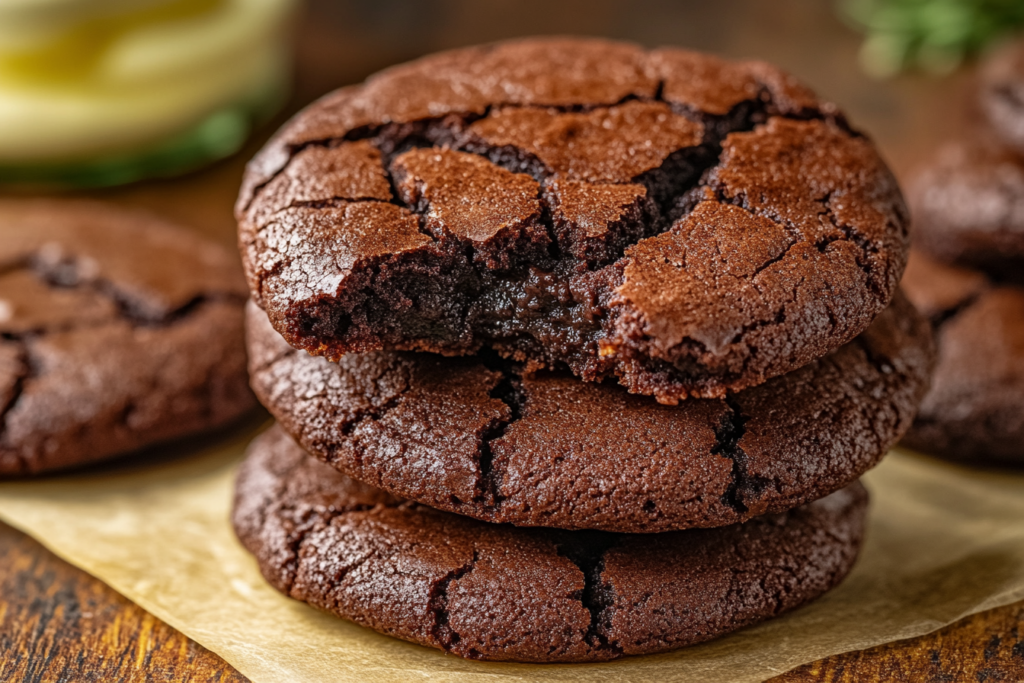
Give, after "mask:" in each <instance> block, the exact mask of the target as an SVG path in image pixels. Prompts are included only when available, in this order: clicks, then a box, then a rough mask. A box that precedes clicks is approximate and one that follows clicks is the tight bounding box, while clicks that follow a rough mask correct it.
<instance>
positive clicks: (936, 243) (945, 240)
mask: <svg viewBox="0 0 1024 683" xmlns="http://www.w3.org/2000/svg"><path fill="white" fill-rule="evenodd" d="M909 197H910V205H911V208H912V209H913V214H914V230H913V238H914V244H915V245H917V246H918V247H920V248H921V249H923V250H924V251H927V252H928V253H929V254H931V255H933V256H935V257H936V258H938V259H939V260H941V261H945V262H947V263H954V264H959V265H962V266H967V267H973V268H981V269H983V270H986V271H988V272H992V273H997V274H999V275H1000V276H1005V277H1009V278H1016V279H1019V280H1024V164H1022V162H1021V160H1020V159H1019V158H1018V157H1016V156H1014V155H1013V154H1011V153H1009V152H1007V151H1005V150H1004V149H1003V148H1001V147H999V146H997V145H995V144H994V143H993V142H992V141H990V140H988V139H986V138H975V139H971V140H965V141H958V142H953V143H949V144H947V145H946V146H944V147H943V148H941V149H940V150H939V152H938V153H937V154H936V156H935V158H934V160H932V162H931V163H930V164H929V165H928V166H926V167H925V168H923V169H922V170H921V172H920V173H918V175H917V176H916V177H915V178H914V180H913V182H912V183H911V185H910V192H909Z"/></svg>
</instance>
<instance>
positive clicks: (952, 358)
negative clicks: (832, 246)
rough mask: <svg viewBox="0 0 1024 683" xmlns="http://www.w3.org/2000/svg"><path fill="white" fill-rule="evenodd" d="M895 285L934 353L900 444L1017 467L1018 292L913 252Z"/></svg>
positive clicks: (1023, 424) (1022, 357)
mask: <svg viewBox="0 0 1024 683" xmlns="http://www.w3.org/2000/svg"><path fill="white" fill-rule="evenodd" d="M903 287H904V289H905V290H906V292H907V296H908V297H909V298H910V300H911V301H912V302H913V303H914V304H915V305H916V306H917V307H918V309H919V310H921V312H922V313H924V314H925V315H927V316H928V317H929V318H931V320H932V323H933V324H934V326H935V342H936V346H937V349H938V361H937V364H936V367H935V373H934V376H933V378H932V387H931V389H930V391H929V392H928V394H926V395H925V397H924V400H923V401H922V402H921V408H920V412H919V413H918V416H917V419H916V420H915V421H914V424H913V425H912V426H911V428H910V431H908V432H907V435H906V437H905V438H904V443H906V445H908V446H910V447H911V448H916V449H918V450H921V451H924V452H926V453H932V454H935V455H941V456H943V457H945V458H949V459H953V460H963V461H968V462H976V463H1016V464H1020V463H1024V411H1022V410H1021V406H1024V288H1022V287H1019V286H1012V285H1005V284H998V283H996V282H993V281H992V280H990V279H989V278H988V277H986V276H985V275H984V274H982V273H980V272H978V271H972V270H968V269H966V268H959V267H955V266H949V265H946V264H943V263H940V262H938V261H934V260H932V259H930V258H929V257H927V256H925V255H924V254H922V253H920V252H917V251H915V252H913V253H912V255H911V258H910V265H909V267H908V268H907V273H906V276H905V277H904V278H903Z"/></svg>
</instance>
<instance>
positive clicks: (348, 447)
mask: <svg viewBox="0 0 1024 683" xmlns="http://www.w3.org/2000/svg"><path fill="white" fill-rule="evenodd" d="M249 314H250V315H249V321H248V325H247V327H248V344H249V354H250V356H249V357H250V359H251V360H250V363H251V365H250V374H251V377H252V386H253V388H254V390H255V391H256V395H257V396H258V397H259V398H260V400H261V401H262V402H263V403H264V405H266V406H267V408H268V409H269V410H270V411H271V413H273V414H274V416H275V417H276V418H277V419H278V421H279V422H280V424H281V425H282V426H283V427H284V428H285V429H286V430H287V431H288V432H289V433H291V434H292V435H294V436H295V437H296V439H297V440H298V441H299V442H300V443H301V444H302V445H303V447H305V448H306V449H308V450H309V451H310V452H312V453H314V454H316V455H317V456H318V457H319V458H321V459H323V460H325V461H326V462H329V463H330V464H332V465H333V466H335V467H336V468H338V469H339V470H341V471H342V472H344V473H345V474H347V475H349V476H352V477H354V478H356V479H358V480H360V481H363V482H366V483H367V484H370V485H372V486H375V487H378V488H381V489H384V490H387V491H389V492H391V493H393V494H395V495H397V496H400V497H402V498H408V499H412V500H416V501H418V502H420V503H424V504H426V505H430V506H433V507H436V508H441V509H443V510H448V511H451V512H455V513H459V514H463V515H468V516H471V517H475V518H477V519H482V520H485V521H490V522H508V523H512V524H516V525H520V526H548V527H556V528H563V529H580V528H583V529H602V530H605V531H620V532H659V531H668V530H675V529H688V528H693V527H713V526H725V525H728V524H735V523H737V522H741V521H743V520H746V519H750V518H751V517H754V516H757V515H762V514H766V513H774V512H782V511H784V510H788V509H790V508H793V507H796V506H797V505H801V504H803V503H805V502H807V501H810V500H814V499H816V498H820V497H822V496H824V495H827V494H828V493H831V492H832V491H835V490H837V489H839V488H842V487H843V486H846V485H847V484H849V483H850V482H852V481H854V480H855V479H857V478H858V477H859V476H860V475H861V474H862V473H864V472H865V471H866V470H867V469H869V468H870V467H872V466H874V465H875V464H876V463H877V462H878V460H879V458H881V457H882V455H884V453H885V452H886V450H888V448H889V447H890V446H892V445H893V444H894V443H895V442H896V441H897V440H898V439H899V438H900V436H901V435H902V434H903V433H904V432H905V431H906V429H907V428H908V427H909V426H910V422H911V420H912V419H913V417H914V414H915V411H916V407H917V404H918V402H919V401H920V400H921V398H922V396H923V395H924V392H925V390H926V389H927V385H928V381H927V378H928V374H929V372H930V370H931V366H932V355H933V352H932V348H931V337H930V333H929V327H928V323H927V321H925V320H924V319H923V318H922V317H921V316H919V315H917V314H916V313H915V311H914V310H913V307H912V306H911V305H910V304H909V303H907V302H906V300H905V299H903V298H902V297H901V296H898V297H897V298H896V300H895V301H894V303H893V305H892V306H891V307H890V308H888V309H886V311H884V312H883V313H882V315H881V316H880V317H879V319H878V320H877V321H876V322H875V323H874V324H873V325H872V326H871V327H869V328H868V329H867V331H865V332H864V333H863V334H861V335H860V336H859V337H857V338H856V339H855V340H854V341H853V342H851V343H850V344H848V345H846V346H844V347H842V348H840V349H839V350H837V351H835V352H833V353H832V354H830V355H828V356H826V357H825V358H823V359H821V360H819V361H816V362H814V363H812V364H810V365H807V366H804V367H803V368H801V369H799V370H797V371H795V372H793V373H790V374H789V375H786V376H784V377H778V378H775V379H773V380H770V381H769V382H767V383H765V384H763V385H761V386H758V387H754V388H751V389H748V390H746V391H743V392H741V393H739V394H737V395H735V396H731V397H729V398H728V399H692V400H689V401H686V402H684V403H682V404H680V405H678V406H665V405H659V404H658V403H656V402H655V401H652V400H651V399H650V398H647V397H643V396H631V395H630V394H628V393H627V392H626V391H625V390H623V389H622V388H621V387H618V386H615V385H614V384H607V383H606V384H595V383H587V382H580V381H579V380H578V379H576V378H574V377H572V376H570V375H568V374H553V373H548V372H540V373H537V374H536V375H534V376H528V377H523V376H521V375H520V374H519V373H518V372H517V371H516V370H515V369H514V368H511V367H509V366H508V365H507V364H503V363H501V362H500V359H497V358H493V361H497V362H481V360H480V359H479V358H442V357H439V356H435V355H432V354H419V353H410V352H384V351H379V352H371V353H367V354H352V355H349V356H344V357H343V358H341V360H340V361H339V362H338V363H330V362H328V361H326V360H325V359H323V358H316V357H313V356H310V355H309V354H307V353H305V352H304V351H299V350H296V349H293V348H292V347H290V346H289V345H288V344H287V343H286V342H285V341H284V340H283V339H282V338H281V336H280V335H278V334H277V333H276V332H275V331H274V330H273V328H272V327H271V326H270V324H269V323H268V321H267V317H266V315H265V314H264V313H262V312H261V311H260V310H259V309H258V308H257V307H256V306H255V305H253V304H250V307H249ZM488 366H489V367H488Z"/></svg>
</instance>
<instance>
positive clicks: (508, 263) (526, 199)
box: [237, 39, 907, 403]
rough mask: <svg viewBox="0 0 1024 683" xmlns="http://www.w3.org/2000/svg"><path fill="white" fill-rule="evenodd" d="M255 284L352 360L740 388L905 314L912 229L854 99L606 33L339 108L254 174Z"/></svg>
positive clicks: (332, 350)
mask: <svg viewBox="0 0 1024 683" xmlns="http://www.w3.org/2000/svg"><path fill="white" fill-rule="evenodd" d="M237 216H238V219H239V229H240V239H241V245H242V252H243V262H244V265H245V268H246V272H247V275H248V278H249V285H250V289H251V290H252V293H253V296H254V298H255V299H256V301H257V302H258V303H259V304H260V306H262V307H263V308H264V309H265V310H266V311H267V313H268V314H269V317H270V319H271V322H272V324H273V325H274V327H275V328H276V329H277V330H278V331H279V332H280V333H281V334H282V335H283V336H284V337H285V338H286V339H287V340H288V341H289V342H290V343H291V344H292V345H294V346H296V347H299V348H304V349H306V350H308V351H310V352H312V353H315V354H318V355H324V356H327V357H329V358H332V359H336V358H338V357H340V356H342V355H343V354H345V353H348V352H361V351H368V350H373V349H382V348H388V349H411V350H426V351H434V352H441V353H445V354H463V353H469V352H472V351H474V350H476V349H478V348H479V347H481V346H491V347H494V348H496V349H497V350H498V351H500V352H502V353H503V354H506V355H510V356H513V357H515V358H517V359H518V360H521V361H528V363H529V365H530V366H531V367H542V366H558V365H566V366H568V367H569V368H570V369H571V370H572V371H573V372H574V373H575V374H577V375H579V376H580V377H582V378H583V379H586V380H595V381H596V380H601V379H604V378H606V377H609V376H617V377H618V379H619V381H620V382H621V383H622V384H623V385H625V386H626V387H628V388H629V390H630V391H633V392H636V393H642V394H650V395H654V396H656V397H657V398H658V400H660V401H662V402H666V403H674V402H676V401H677V400H679V399H682V398H686V397H688V396H705V397H721V396H724V395H725V393H726V392H727V391H729V390H739V389H742V388H744V387H748V386H752V385H755V384H759V383H761V382H763V381H765V380H766V379H768V378H770V377H773V376H776V375H780V374H783V373H786V372H788V371H790V370H793V369H795V368H797V367H800V366H802V365H804V364H806V363H808V362H810V361H812V360H814V359H816V358H819V357H821V356H823V355H824V354H826V353H827V352H829V351H831V350H833V349H835V348H838V347H839V346H841V345H842V344H844V343H846V342H847V341H849V340H850V339H852V338H853V337H854V336H856V335H857V334H858V333H859V332H861V331H862V330H863V329H864V328H865V327H866V326H867V325H868V323H869V322H870V321H871V320H872V319H873V318H874V316H875V315H877V314H878V313H879V312H881V311H882V310H883V309H884V308H885V306H886V305H887V304H888V302H889V299H890V297H891V296H892V294H893V292H894V290H895V287H896V284H897V282H898V281H899V277H900V274H901V273H902V271H903V267H904V262H905V256H906V246H907V245H906V242H907V237H906V224H907V214H906V209H905V207H904V204H903V200H902V197H901V195H900V192H899V189H898V187H897V185H896V182H895V180H894V179H893V177H892V175H891V173H890V172H889V170H888V169H887V168H886V167H885V165H884V163H883V162H882V161H881V159H880V158H879V157H878V155H877V153H876V152H875V150H874V148H873V147H872V145H871V144H870V143H869V142H868V141H867V140H866V139H864V138H863V137H861V136H859V135H857V134H855V133H852V132H851V131H850V130H849V129H848V128H847V127H846V125H845V123H844V121H843V119H842V116H841V115H840V114H839V113H838V112H837V111H836V110H835V108H834V107H833V106H831V105H829V104H825V103H822V102H819V101H818V100H817V99H816V98H815V97H814V95H813V94H812V93H811V92H810V91H809V90H807V89H806V88H804V87H803V86H801V85H799V84H798V83H796V82H795V81H794V80H793V79H792V78H790V77H789V76H787V75H786V74H784V73H782V72H780V71H779V70H777V69H775V68H774V67H771V66H769V65H767V64H762V63H755V62H740V63H730V62H725V61H722V60H719V59H716V58H714V57H710V56H706V55H700V54H696V53H692V52H686V51H682V50H673V49H662V50H655V51H653V52H645V51H643V50H641V49H639V48H637V47H635V46H632V45H628V44H621V43H610V42H606V41H598V40H571V39H551V40H524V41H519V42H513V43H504V44H499V45H493V46H485V47H476V48H469V49H465V50H457V51H453V52H448V53H443V54H439V55H435V56H432V57H428V58H425V59H422V60H419V61H417V62H413V63H410V64H406V65H402V66H399V67H395V68H393V69H390V70H387V71H385V72H382V73H381V74H378V75H377V76H374V77H371V78H370V79H369V80H368V81H367V82H366V83H364V84H363V85H361V86H357V87H352V88H346V89H342V90H339V91H337V92H335V93H333V94H331V95H328V96H327V97H325V98H324V99H322V100H321V101H320V102H318V103H316V104H314V105H312V106H311V107H309V108H308V109H307V110H306V111H304V112H302V113H301V114H299V115H298V116H297V117H296V118H295V119H294V120H293V121H292V122H291V123H289V124H288V125H287V126H285V128H284V129H282V130H281V131H280V132H279V133H278V134H277V136H276V137H275V138H274V139H273V140H272V141H271V142H270V143H269V144H268V145H267V147H266V148H264V150H263V151H262V152H261V153H260V154H259V155H258V156H257V157H256V158H255V159H254V160H253V161H252V162H251V163H250V165H249V167H248V170H247V173H246V177H245V180H244V183H243V187H242V192H241V196H240V198H239V201H238V205H237Z"/></svg>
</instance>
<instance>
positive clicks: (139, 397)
mask: <svg viewBox="0 0 1024 683" xmlns="http://www.w3.org/2000/svg"><path fill="white" fill-rule="evenodd" d="M244 294H245V281H244V278H243V277H242V275H241V272H240V269H239V268H238V266H237V265H236V263H235V261H234V258H233V255H232V254H231V253H230V252H229V251H227V250H225V249H222V248H221V247H219V246H217V245H215V244H211V243H209V242H207V241H205V240H203V239H201V238H200V237H198V236H197V235H194V234H192V233H191V232H190V231H188V230H186V229H183V228H179V227H177V226H173V225H169V224H167V223H165V222H164V221H162V220H159V219H156V218H154V217H152V216H149V215H146V214H140V213H136V212H132V211H127V210H124V209H119V208H116V207H112V206H107V205H103V204H98V203H92V202H80V201H53V200H49V201H45V200H40V201H14V200H8V201H2V202H0V475H11V474H28V473H34V472H42V471H45V470H53V469H58V468H62V467H69V466H73V465H79V464H83V463H87V462H93V461H96V460H101V459H104V458H109V457H111V456H114V455H118V454H121V453H124V452H126V451H130V450H133V449H137V448H140V447H142V446H146V445H149V444H152V443H154V442H157V441H162V440H165V439H170V438H173V437H178V436H184V435H186V434H189V433H192V432H196V431H199V430H204V429H209V428H212V427H216V426H219V425H223V424H225V423H227V422H228V421H230V420H232V419H234V418H236V417H237V416H239V415H240V414H242V413H243V412H244V411H246V410H249V409H251V408H252V407H254V406H255V401H254V400H253V397H252V394H251V393H250V392H249V391H248V389H247V387H246V379H247V376H246V366H245V345H244V330H243V325H244Z"/></svg>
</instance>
